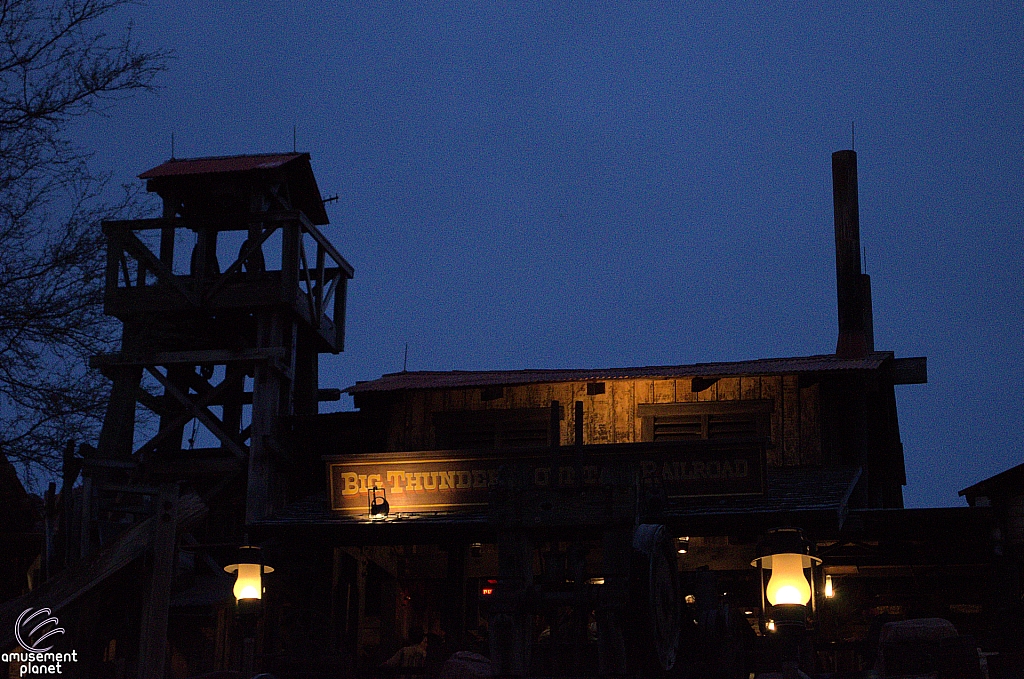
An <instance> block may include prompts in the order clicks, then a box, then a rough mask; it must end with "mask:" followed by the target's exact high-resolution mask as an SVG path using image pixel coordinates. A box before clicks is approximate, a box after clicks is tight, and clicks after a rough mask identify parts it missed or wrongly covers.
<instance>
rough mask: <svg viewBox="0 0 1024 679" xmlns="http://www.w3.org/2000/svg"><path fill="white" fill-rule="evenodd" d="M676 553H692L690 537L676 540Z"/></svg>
mask: <svg viewBox="0 0 1024 679" xmlns="http://www.w3.org/2000/svg"><path fill="white" fill-rule="evenodd" d="M676 551H677V552H678V553H679V554H686V553H687V552H688V551H690V538H689V537H680V538H676Z"/></svg>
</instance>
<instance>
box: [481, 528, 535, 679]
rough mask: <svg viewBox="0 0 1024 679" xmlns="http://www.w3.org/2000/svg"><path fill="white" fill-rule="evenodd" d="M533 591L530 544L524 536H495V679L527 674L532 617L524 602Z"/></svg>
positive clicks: (513, 531)
mask: <svg viewBox="0 0 1024 679" xmlns="http://www.w3.org/2000/svg"><path fill="white" fill-rule="evenodd" d="M532 590H533V544H532V543H531V541H530V539H529V537H528V536H527V534H526V532H525V531H523V530H517V529H506V530H502V531H501V532H500V533H499V534H498V588H497V589H496V591H495V595H496V597H497V599H496V600H495V601H494V603H493V604H492V609H491V616H490V625H489V627H490V645H491V668H492V671H493V673H494V674H495V675H497V676H514V677H521V676H525V675H526V674H527V673H529V671H530V652H531V650H532V643H533V616H532V615H531V614H530V611H529V608H528V602H527V598H528V596H529V593H530V592H531V591H532Z"/></svg>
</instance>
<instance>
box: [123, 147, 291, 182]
mask: <svg viewBox="0 0 1024 679" xmlns="http://www.w3.org/2000/svg"><path fill="white" fill-rule="evenodd" d="M303 156H305V157H307V158H308V157H309V154H308V153H262V154H256V155H249V156H212V157H209V158H173V159H171V160H168V161H167V162H165V163H163V164H161V165H157V166H156V167H154V168H153V169H151V170H146V171H145V172H143V173H142V174H140V175H139V179H155V178H157V177H180V176H184V175H196V174H214V173H217V172H249V171H252V170H273V169H275V168H278V167H281V166H282V165H286V164H288V163H290V162H291V161H293V160H296V159H298V158H302V157H303Z"/></svg>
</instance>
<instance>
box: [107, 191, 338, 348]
mask: <svg viewBox="0 0 1024 679" xmlns="http://www.w3.org/2000/svg"><path fill="white" fill-rule="evenodd" d="M240 231H241V232H247V233H246V234H245V236H244V240H241V239H240V238H239V236H238V235H235V234H234V233H232V232H240ZM103 232H104V234H105V235H106V237H107V242H108V249H107V266H106V301H107V304H108V310H109V311H110V312H111V313H113V314H114V315H116V316H119V317H122V318H123V317H124V316H126V315H131V314H132V313H134V312H136V311H138V312H143V313H145V312H147V311H149V312H152V311H156V310H159V309H161V308H168V307H170V308H173V309H181V310H184V311H188V310H189V309H194V310H199V309H203V308H211V309H212V308H224V307H234V308H240V307H254V306H266V305H271V304H287V305H290V306H292V307H293V308H294V309H295V311H296V312H297V313H298V314H299V315H300V316H302V317H303V318H304V319H305V320H306V321H307V322H308V323H309V324H310V325H311V326H312V327H313V328H314V329H315V330H317V331H320V332H321V334H324V335H325V336H327V335H330V336H333V335H334V334H335V328H336V327H337V329H338V330H340V327H338V326H340V325H341V323H343V315H344V305H345V294H346V287H347V281H348V279H350V278H352V275H353V269H352V266H351V265H350V264H349V263H348V262H347V261H345V258H344V257H342V256H341V254H340V253H339V252H338V251H337V249H335V247H334V246H333V245H332V244H331V242H330V241H329V240H328V239H327V238H326V236H324V235H323V233H321V232H320V230H319V229H318V228H317V227H316V226H315V225H314V224H313V223H312V222H311V221H310V220H309V219H308V218H307V217H306V215H305V214H303V213H302V212H301V211H299V210H287V211H278V212H268V213H259V214H252V215H247V216H245V217H243V218H236V219H225V220H204V219H181V218H173V219H164V218H157V219H137V220H128V221H107V222H104V223H103ZM146 232H157V233H159V248H158V251H157V252H154V251H153V248H151V247H150V246H149V245H147V244H146V242H145V241H144V239H143V238H140V235H142V236H144V235H145V234H146ZM182 232H187V233H192V234H195V245H194V246H193V247H192V251H191V253H189V254H188V255H187V257H188V259H187V260H185V262H183V261H182V260H181V257H182V256H186V255H185V253H182V252H175V245H176V238H175V236H176V235H177V234H181V233H182ZM228 234H230V236H233V237H232V238H231V241H235V242H237V241H239V240H241V244H240V246H239V247H238V255H237V256H236V257H235V258H234V259H233V261H232V262H231V263H230V264H229V265H228V266H227V267H226V268H225V269H224V270H223V271H221V270H220V266H219V262H218V259H217V253H216V250H217V244H218V243H217V241H218V237H222V236H223V235H228ZM275 234H280V240H279V241H276V242H274V243H273V244H272V245H271V244H270V240H271V237H273V236H275ZM145 240H155V239H145ZM221 245H222V247H223V245H224V243H223V241H222V243H221ZM178 246H179V249H184V248H180V243H178ZM275 255H276V256H275ZM176 262H177V266H176ZM186 262H187V264H186ZM183 264H186V265H184V266H183ZM339 314H340V316H341V317H339Z"/></svg>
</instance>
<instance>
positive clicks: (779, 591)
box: [764, 554, 811, 606]
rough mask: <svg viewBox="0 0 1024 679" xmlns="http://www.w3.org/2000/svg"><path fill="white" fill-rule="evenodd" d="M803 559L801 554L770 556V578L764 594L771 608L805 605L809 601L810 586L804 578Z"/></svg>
mask: <svg viewBox="0 0 1024 679" xmlns="http://www.w3.org/2000/svg"><path fill="white" fill-rule="evenodd" d="M805 558H806V557H805V556H804V555H802V554H773V555H772V561H771V568H772V576H771V579H770V580H768V586H767V587H766V588H765V592H764V595H765V598H767V599H768V603H770V604H771V605H772V606H778V605H779V604H800V605H802V606H806V605H807V603H808V602H809V601H810V600H811V586H810V584H809V583H808V582H807V578H806V577H805V576H804V559H805Z"/></svg>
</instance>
